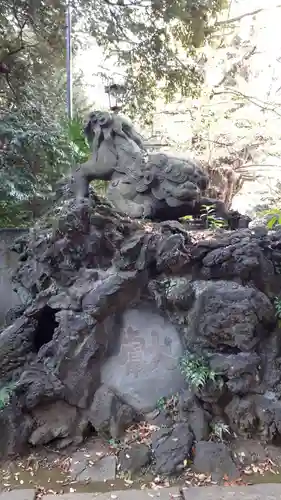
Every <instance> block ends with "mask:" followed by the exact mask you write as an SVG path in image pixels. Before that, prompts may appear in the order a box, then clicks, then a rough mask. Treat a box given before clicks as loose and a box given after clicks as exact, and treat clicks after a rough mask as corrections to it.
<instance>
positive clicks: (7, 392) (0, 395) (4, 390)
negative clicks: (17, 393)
mask: <svg viewBox="0 0 281 500" xmlns="http://www.w3.org/2000/svg"><path fill="white" fill-rule="evenodd" d="M14 388H15V384H14V383H11V384H7V385H4V386H3V387H1V389H0V410H3V408H5V406H7V405H8V404H9V402H10V400H11V396H12V394H13V391H14Z"/></svg>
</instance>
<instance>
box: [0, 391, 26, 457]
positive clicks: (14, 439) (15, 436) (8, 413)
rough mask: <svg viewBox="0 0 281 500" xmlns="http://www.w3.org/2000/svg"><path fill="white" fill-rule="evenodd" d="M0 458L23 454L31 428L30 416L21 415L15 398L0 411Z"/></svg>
mask: <svg viewBox="0 0 281 500" xmlns="http://www.w3.org/2000/svg"><path fill="white" fill-rule="evenodd" d="M0 426H1V437H0V458H1V459H6V458H7V457H9V456H12V455H15V454H19V453H23V452H24V451H26V450H27V441H28V438H29V436H30V434H31V431H32V428H33V420H32V418H31V416H30V415H28V414H26V413H23V412H22V410H21V409H20V407H19V406H18V404H17V402H16V400H15V398H12V400H11V402H10V404H8V405H7V406H5V407H4V408H2V409H1V410H0Z"/></svg>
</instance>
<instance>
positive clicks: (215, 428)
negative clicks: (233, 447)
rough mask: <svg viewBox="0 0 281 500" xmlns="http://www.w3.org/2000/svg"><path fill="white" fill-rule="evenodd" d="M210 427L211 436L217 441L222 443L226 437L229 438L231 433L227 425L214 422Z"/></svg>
mask: <svg viewBox="0 0 281 500" xmlns="http://www.w3.org/2000/svg"><path fill="white" fill-rule="evenodd" d="M211 427H212V435H213V437H214V438H216V439H218V440H219V441H222V442H223V441H224V439H225V437H226V436H230V434H231V431H230V428H229V425H227V424H225V423H224V422H215V423H214V424H213V425H211Z"/></svg>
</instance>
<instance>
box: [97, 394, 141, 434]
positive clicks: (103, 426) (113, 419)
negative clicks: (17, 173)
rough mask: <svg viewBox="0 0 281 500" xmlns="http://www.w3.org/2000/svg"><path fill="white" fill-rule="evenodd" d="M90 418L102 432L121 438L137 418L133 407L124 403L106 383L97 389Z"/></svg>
mask: <svg viewBox="0 0 281 500" xmlns="http://www.w3.org/2000/svg"><path fill="white" fill-rule="evenodd" d="M88 419H89V421H90V423H91V424H92V426H93V427H94V429H95V430H96V431H97V432H99V433H100V434H104V435H106V436H112V437H113V438H119V437H120V436H122V434H123V433H124V431H125V429H126V428H127V427H129V426H130V425H131V424H132V423H133V422H134V421H136V419H137V415H136V413H135V411H134V410H133V408H131V407H130V406H128V405H127V404H125V403H123V402H122V401H121V400H120V399H119V398H118V397H117V396H116V395H115V394H114V393H113V392H112V391H111V390H110V389H109V388H108V387H107V386H106V385H105V384H103V385H101V386H100V387H99V389H98V390H97V391H96V393H95V396H94V400H93V402H92V404H91V406H90V408H89V411H88Z"/></svg>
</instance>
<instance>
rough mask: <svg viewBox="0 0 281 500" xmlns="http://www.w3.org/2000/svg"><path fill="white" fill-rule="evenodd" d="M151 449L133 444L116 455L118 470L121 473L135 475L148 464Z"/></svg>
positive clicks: (141, 444) (144, 445)
mask: <svg viewBox="0 0 281 500" xmlns="http://www.w3.org/2000/svg"><path fill="white" fill-rule="evenodd" d="M150 459H151V449H150V448H149V446H147V445H146V444H143V443H134V444H132V445H131V446H130V447H129V448H126V449H124V450H121V451H120V453H119V454H118V469H119V470H121V471H123V472H130V473H131V474H133V475H134V474H136V473H138V472H140V471H141V469H142V468H143V467H145V466H146V465H148V464H149V462H150Z"/></svg>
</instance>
